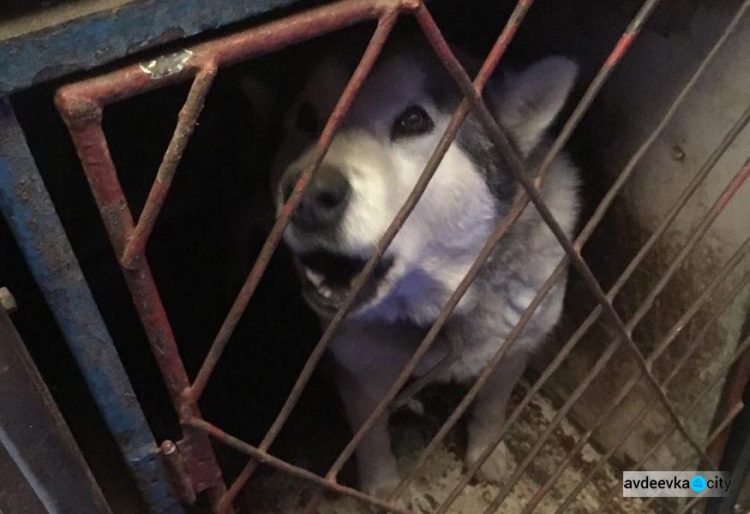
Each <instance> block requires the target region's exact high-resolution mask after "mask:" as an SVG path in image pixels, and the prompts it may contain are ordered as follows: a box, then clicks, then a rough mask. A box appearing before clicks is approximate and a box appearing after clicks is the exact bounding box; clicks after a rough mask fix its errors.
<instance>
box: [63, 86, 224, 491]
mask: <svg viewBox="0 0 750 514" xmlns="http://www.w3.org/2000/svg"><path fill="white" fill-rule="evenodd" d="M57 102H58V109H59V110H60V112H61V114H62V115H63V118H64V119H65V122H66V123H67V125H68V130H69V131H70V135H71V138H72V139H73V143H74V145H75V146H76V150H77V152H78V156H79V158H80V159H81V163H82V165H83V169H84V171H85V173H86V178H87V179H88V181H89V185H90V187H91V190H92V192H93V194H94V199H95V200H96V203H97V206H98V207H99V211H100V213H101V215H102V219H103V221H104V225H105V227H106V229H107V233H108V234H109V238H110V240H111V241H112V245H113V246H114V249H115V253H116V254H117V255H121V254H122V252H123V250H124V248H125V245H126V244H127V240H128V238H129V236H130V235H131V234H132V232H133V229H134V224H133V218H132V216H131V214H130V209H128V208H127V201H126V199H125V195H124V193H123V191H122V188H121V186H120V182H119V180H118V178H117V173H116V171H115V166H114V163H113V162H112V159H111V157H110V155H109V148H108V146H107V140H106V137H105V135H104V132H103V131H102V127H101V115H102V111H101V106H99V105H98V104H96V103H95V102H93V101H91V100H87V99H85V98H80V97H77V96H76V95H75V90H74V89H68V90H66V92H65V94H63V95H59V96H58V97H57ZM123 273H124V275H125V280H126V283H127V285H128V289H129V290H130V294H131V296H132V297H133V299H134V303H135V307H136V309H137V311H138V314H139V316H140V318H141V322H142V323H143V326H144V328H145V329H146V335H147V337H148V340H149V343H150V344H151V348H152V351H153V354H154V357H155V358H156V361H157V364H158V366H159V370H160V371H161V373H162V375H163V376H164V381H165V383H166V385H167V390H168V392H169V394H170V397H171V399H172V402H173V404H174V405H175V408H176V409H177V411H178V413H179V416H180V418H181V419H186V418H191V417H200V411H199V410H198V406H197V404H195V403H194V402H190V403H188V402H185V401H184V400H183V397H182V394H181V393H182V391H184V390H185V389H186V388H187V386H188V378H187V374H186V372H185V368H184V366H183V364H182V360H181V359H180V355H179V352H178V350H177V344H176V343H175V340H174V335H173V333H172V328H171V327H170V325H169V321H168V319H167V315H166V312H165V311H164V307H163V305H162V303H161V300H160V298H159V293H158V291H157V289H156V285H155V283H154V280H153V277H152V276H151V270H150V268H149V266H148V263H147V262H146V260H145V259H143V258H141V259H136V260H135V261H134V262H133V265H132V266H131V267H130V268H127V269H125V268H124V269H123ZM184 441H185V443H184V447H183V448H181V449H182V450H183V451H184V454H185V455H186V456H187V459H186V466H187V469H188V472H189V473H190V475H191V479H192V480H193V487H194V488H195V490H196V491H199V492H200V491H204V490H207V491H208V493H209V495H210V496H211V499H212V502H213V503H216V502H218V499H219V497H220V496H221V495H222V494H223V493H224V484H223V482H222V480H221V472H220V470H219V467H218V464H217V463H216V459H215V457H214V455H213V451H212V450H211V448H210V443H209V441H208V439H207V438H206V437H205V436H203V435H201V434H198V433H195V434H190V433H186V434H185V439H184Z"/></svg>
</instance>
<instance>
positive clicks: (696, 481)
mask: <svg viewBox="0 0 750 514" xmlns="http://www.w3.org/2000/svg"><path fill="white" fill-rule="evenodd" d="M705 488H706V479H705V478H703V477H702V476H700V475H695V476H694V477H693V478H691V479H690V489H692V490H693V491H695V492H696V493H699V492H701V491H702V490H704V489H705Z"/></svg>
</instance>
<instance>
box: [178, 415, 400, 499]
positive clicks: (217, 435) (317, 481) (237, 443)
mask: <svg viewBox="0 0 750 514" xmlns="http://www.w3.org/2000/svg"><path fill="white" fill-rule="evenodd" d="M187 424H189V425H190V426H192V427H194V428H195V429H197V430H200V431H201V432H203V433H206V434H208V435H210V436H211V437H212V438H214V439H216V440H217V441H220V442H221V443H223V444H225V445H227V446H229V447H231V448H234V449H235V450H237V451H239V452H241V453H244V454H246V455H249V456H250V457H252V458H253V460H258V461H261V462H263V463H264V464H267V465H269V466H271V467H273V468H276V469H278V470H279V471H282V472H284V473H286V474H287V475H290V476H293V477H296V478H301V479H303V480H306V481H307V482H309V483H311V484H314V485H317V486H320V487H322V488H325V489H328V490H330V491H333V492H335V493H337V494H342V495H344V496H350V497H352V498H355V499H357V500H359V501H361V502H363V503H366V504H368V505H372V506H374V507H379V508H381V509H383V510H385V511H387V512H392V513H395V514H414V513H413V512H412V511H411V510H408V509H404V508H401V507H394V506H392V505H388V504H387V503H386V502H385V501H383V500H378V499H377V498H373V497H372V496H369V495H367V494H365V493H363V492H361V491H357V490H356V489H352V488H351V487H346V486H343V485H339V484H336V483H333V482H330V481H328V480H326V479H324V478H322V477H320V476H318V475H316V474H315V473H312V472H310V471H308V470H306V469H304V468H300V467H298V466H294V465H293V464H289V463H288V462H286V461H283V460H281V459H279V458H277V457H274V456H273V455H270V454H268V453H267V452H265V451H263V450H261V449H260V448H258V447H255V446H253V445H251V444H248V443H246V442H244V441H241V440H239V439H237V438H236V437H233V436H231V435H229V434H227V433H226V432H224V431H223V430H221V429H220V428H219V427H217V426H215V425H212V424H211V423H208V422H207V421H204V420H202V419H193V420H189V421H188V422H187Z"/></svg>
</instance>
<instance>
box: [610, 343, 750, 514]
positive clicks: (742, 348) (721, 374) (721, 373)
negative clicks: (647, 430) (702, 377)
mask: <svg viewBox="0 0 750 514" xmlns="http://www.w3.org/2000/svg"><path fill="white" fill-rule="evenodd" d="M748 350H750V337H746V338H745V340H744V341H742V342H741V343H740V345H739V346H738V347H737V349H736V350H735V352H734V353H733V354H732V356H731V357H730V358H729V359H728V360H727V362H726V363H725V364H724V365H723V366H722V367H721V368H720V369H719V370H718V372H717V373H716V374H715V375H714V376H713V377H712V379H711V381H710V382H709V384H708V385H707V386H706V387H705V388H704V390H703V391H702V392H701V394H700V395H698V397H697V398H696V399H695V400H693V401H692V402H691V403H690V405H689V408H694V407H697V406H699V405H700V404H701V402H703V401H705V400H706V398H707V396H708V395H709V394H710V393H711V390H712V389H713V388H714V387H715V386H716V385H717V384H718V383H719V382H721V380H722V379H723V378H725V376H726V372H727V371H728V370H729V368H730V367H731V366H732V365H733V364H734V363H735V362H736V361H737V359H739V358H741V357H742V355H743V354H744V353H745V352H747V351H748ZM738 407H739V409H738ZM741 410H742V403H741V402H740V403H738V404H735V406H734V407H733V409H732V411H731V412H729V413H728V415H727V416H726V417H725V418H724V419H723V420H722V421H721V422H720V423H719V425H718V426H717V427H716V429H715V430H714V431H713V432H712V434H711V435H710V436H709V437H708V438H707V444H706V447H710V446H711V445H712V444H713V443H714V442H715V441H716V438H717V437H719V436H720V435H721V433H722V432H723V431H724V430H725V429H726V427H727V426H729V423H730V422H731V420H732V419H734V418H735V417H736V416H737V414H739V412H740V411H741ZM735 411H736V412H735ZM675 431H676V429H675V427H674V425H673V426H671V427H670V429H669V430H668V431H667V432H665V433H664V434H663V435H662V436H661V437H660V438H659V440H658V441H656V443H654V445H653V446H652V447H651V449H650V450H649V451H648V452H646V454H645V455H643V457H641V459H640V460H639V461H638V462H637V463H635V464H634V465H633V466H632V469H641V468H642V467H643V465H644V464H645V463H646V462H648V459H650V458H651V457H652V456H653V455H654V454H655V453H656V452H657V451H658V450H659V448H661V447H662V445H664V443H666V442H667V441H668V440H669V438H670V437H672V435H673V434H674V433H675ZM693 460H694V457H693V456H688V457H687V458H686V459H684V460H683V461H682V462H680V463H679V465H678V466H676V468H677V469H684V468H686V467H688V466H690V465H691V463H692V462H693ZM620 491H621V488H620V487H619V486H615V487H613V488H612V489H611V490H610V492H609V493H608V494H607V496H606V498H605V499H604V500H603V501H602V502H601V503H600V505H599V509H598V510H597V511H596V512H597V514H599V513H601V512H603V511H604V509H605V508H606V507H607V505H609V503H610V502H611V501H612V499H613V498H614V497H615V495H616V494H617V493H618V492H620ZM652 500H653V499H650V500H648V501H647V502H645V504H644V505H642V506H641V509H640V510H639V511H637V512H640V511H642V510H643V509H645V508H646V507H648V505H650V504H651V502H652Z"/></svg>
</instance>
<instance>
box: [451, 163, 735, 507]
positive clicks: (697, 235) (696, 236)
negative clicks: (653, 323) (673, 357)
mask: <svg viewBox="0 0 750 514" xmlns="http://www.w3.org/2000/svg"><path fill="white" fill-rule="evenodd" d="M747 177H748V174H747V168H743V169H742V170H740V171H739V172H738V174H737V175H736V176H735V177H734V179H733V180H732V181H730V183H729V184H728V185H727V188H726V189H725V191H724V193H723V194H722V195H720V196H719V198H718V199H717V201H716V202H715V203H714V205H713V207H712V209H710V210H709V212H707V213H706V215H705V216H704V218H703V220H701V222H700V223H699V225H698V227H696V229H695V232H694V233H693V234H692V236H691V238H690V240H689V241H688V242H687V243H686V244H685V246H684V247H683V248H682V250H681V251H680V252H679V254H678V255H677V257H676V258H675V260H674V261H673V262H672V263H671V264H670V266H669V268H668V269H667V271H666V272H665V274H664V275H663V276H662V277H661V278H660V280H659V281H658V282H657V284H656V285H655V286H654V287H653V288H652V290H651V291H650V292H649V294H648V295H647V297H646V299H645V300H644V303H643V304H642V305H650V304H652V303H653V301H654V299H655V298H656V297H657V296H658V294H659V293H660V292H661V291H663V289H664V288H665V287H666V285H667V283H668V282H669V280H670V279H671V278H672V276H673V275H674V273H675V272H676V271H677V269H679V267H680V266H681V265H682V263H683V262H684V261H685V259H686V258H687V256H688V255H689V254H690V252H691V251H692V249H693V248H694V247H695V245H696V244H697V243H698V241H700V240H701V239H702V238H703V236H704V235H705V233H706V231H707V230H708V228H709V227H710V226H711V224H712V223H713V221H714V220H715V219H716V217H717V216H718V214H719V213H720V212H721V211H722V210H723V208H724V207H725V206H726V203H727V201H728V199H729V198H731V197H732V196H733V195H734V194H735V193H736V192H737V190H738V189H739V187H740V186H741V185H742V183H743V182H744V180H746V179H747ZM685 201H687V199H686V200H685ZM746 250H747V248H745V249H744V250H743V252H744V251H746ZM743 255H744V254H743ZM620 279H621V281H622V276H621V277H620ZM622 282H623V283H624V281H622ZM620 285H622V284H620ZM617 286H618V284H615V287H617ZM615 287H613V288H612V290H610V292H609V293H608V297H610V298H612V297H614V294H616V292H617V291H616V290H615ZM599 307H601V306H599ZM599 307H597V308H596V309H595V310H594V311H592V313H591V314H590V315H589V318H592V317H596V316H598V314H599V313H600V312H601V310H600V309H599ZM647 311H648V309H647V308H646V309H638V311H637V312H636V314H634V315H633V317H632V318H631V319H630V320H629V321H628V323H627V325H626V329H627V330H628V331H630V330H632V329H633V328H634V327H635V326H636V325H637V324H638V322H639V321H640V320H641V319H642V317H643V316H644V315H645V313H646V312H647ZM588 321H589V319H587V320H586V321H585V322H584V325H586V324H587V323H586V322H588ZM582 326H583V325H582ZM582 335H583V332H581V330H580V328H579V330H577V331H576V332H575V333H574V334H573V336H572V337H571V340H576V341H577V340H578V339H579V338H580V337H581V336H582ZM569 343H570V341H569ZM621 343H622V338H621V337H617V338H615V339H614V340H613V341H612V342H611V343H610V345H609V346H608V347H607V349H606V350H605V351H604V353H603V354H602V355H601V356H600V357H599V359H598V360H597V362H596V364H595V365H594V367H593V368H592V370H591V371H590V372H589V373H588V374H587V376H586V377H585V379H584V380H583V381H582V382H581V383H580V384H579V385H578V387H576V389H575V390H574V392H573V393H571V395H570V397H569V398H568V400H567V401H566V403H565V405H564V406H563V407H562V408H561V409H560V411H561V412H562V411H565V412H567V411H569V410H570V409H571V408H572V406H573V404H574V403H575V402H576V401H578V399H580V397H581V396H582V395H583V393H584V392H585V390H586V389H587V388H588V386H589V385H590V384H591V383H592V382H593V380H594V379H595V378H596V376H598V375H599V373H601V371H602V370H603V369H604V365H605V364H606V363H607V362H609V360H611V358H612V357H613V356H614V352H615V351H616V350H617V349H618V348H619V347H620V345H621ZM566 346H567V343H566ZM556 360H557V358H556V359H555V360H553V363H552V364H551V365H550V368H552V367H553V365H554V366H555V367H556V366H557V365H558V364H557V362H556ZM646 364H647V366H648V367H649V368H650V364H649V362H648V361H647V362H646ZM546 372H547V370H545V374H546ZM642 374H643V371H642V370H641V371H640V373H639V376H641V375H642ZM543 376H544V375H543ZM540 380H541V379H540ZM620 401H621V400H620ZM614 403H616V402H614ZM662 403H663V402H662ZM514 414H515V412H514ZM510 421H511V419H510V418H509V420H508V421H507V422H506V424H505V425H504V426H503V429H502V430H501V431H500V432H501V433H500V434H499V435H498V437H497V438H496V441H493V444H492V445H490V447H489V448H488V449H487V450H486V451H485V453H484V454H483V455H482V456H481V457H480V458H479V460H478V461H477V463H476V464H475V465H474V466H472V467H471V468H470V469H469V471H468V477H469V478H470V477H471V476H473V474H475V473H476V471H477V470H478V469H479V467H481V465H482V464H483V463H484V460H486V458H488V457H489V455H490V454H491V451H492V450H493V449H494V447H495V446H496V444H499V442H500V440H502V437H504V435H505V434H506V433H507V430H508V429H509V428H510ZM560 421H562V417H560V416H558V417H556V418H555V420H554V421H552V422H551V423H550V426H549V429H553V428H554V427H556V426H557V425H558V424H559V422H560ZM683 435H685V434H684V433H683ZM685 437H686V439H687V437H690V436H685ZM546 439H547V437H546V436H543V437H542V438H541V441H540V443H543V442H544V441H545V440H546ZM537 446H538V447H537ZM537 446H535V449H534V450H532V453H534V452H535V451H537V452H538V451H539V449H540V448H541V444H539V445H537ZM698 455H699V456H700V457H701V458H702V459H703V460H704V462H707V463H709V464H710V465H712V466H714V467H715V464H714V463H713V462H712V461H711V460H710V459H707V457H706V456H705V455H701V453H700V452H699V453H698ZM530 463H531V459H526V460H524V462H523V463H522V464H520V465H519V467H518V468H517V469H516V471H515V472H514V474H513V476H512V478H511V479H510V480H509V482H508V484H507V485H506V486H505V487H504V488H503V490H502V491H501V493H500V494H499V495H498V498H502V497H504V496H507V494H508V493H509V492H510V490H511V489H512V486H513V485H514V484H515V483H516V482H517V481H518V479H520V477H521V475H522V474H523V472H524V471H525V469H526V467H527V466H528V465H529V464H530ZM467 482H468V480H466V479H463V480H462V481H461V483H460V484H459V485H461V484H464V485H465V483H467ZM459 492H460V489H459V487H458V486H457V487H456V488H455V489H454V493H455V495H456V496H457V494H458V493H459ZM450 497H451V498H453V499H455V497H453V495H451V496H450ZM498 505H499V504H498Z"/></svg>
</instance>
